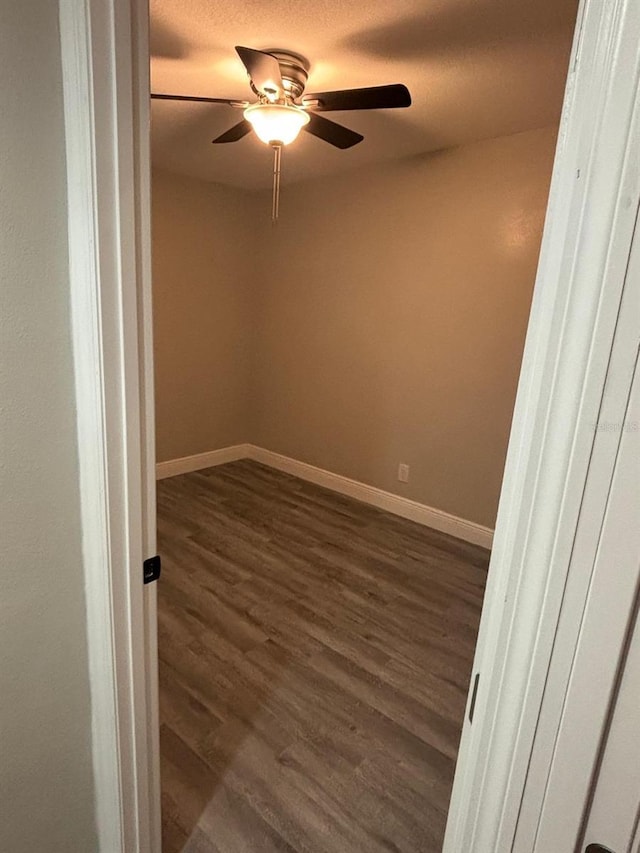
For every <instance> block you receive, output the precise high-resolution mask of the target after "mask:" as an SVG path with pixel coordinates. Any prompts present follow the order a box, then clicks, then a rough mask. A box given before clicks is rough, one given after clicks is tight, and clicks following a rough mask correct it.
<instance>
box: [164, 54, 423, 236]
mask: <svg viewBox="0 0 640 853" xmlns="http://www.w3.org/2000/svg"><path fill="white" fill-rule="evenodd" d="M236 52H237V53H238V56H239V57H240V59H241V61H242V63H243V65H244V67H245V68H246V69H247V73H248V75H249V85H250V86H251V89H252V90H253V92H254V94H255V95H256V96H257V99H258V100H257V101H255V103H250V102H249V101H241V100H232V99H228V98H206V97H199V96H191V95H167V94H160V93H155V92H154V93H152V94H151V97H152V98H156V99H159V100H169V101H196V102H204V103H209V104H227V105H228V106H231V107H236V108H238V109H242V110H243V119H242V121H241V122H239V123H238V124H236V125H234V126H233V127H231V128H229V130H227V131H225V132H224V133H223V134H221V135H220V136H218V137H217V138H216V139H214V140H213V142H214V144H224V143H228V142H238V140H240V139H242V138H243V137H244V136H246V135H247V134H248V133H250V132H251V130H252V129H253V130H254V131H255V133H256V135H257V136H258V138H259V139H260V140H261V141H262V142H264V143H265V144H267V145H271V146H272V147H273V148H274V151H275V160H274V195H273V208H272V218H273V219H274V221H275V219H277V216H278V203H279V194H280V158H281V152H282V146H283V145H289V144H290V143H291V142H293V141H294V140H295V139H296V138H297V136H298V134H299V132H300V131H301V130H305V131H306V132H307V133H310V134H311V135H312V136H316V137H318V138H319V139H322V140H324V141H325V142H328V143H329V144H330V145H333V146H335V147H336V148H341V149H346V148H351V147H352V146H353V145H357V144H358V143H359V142H362V140H363V139H364V137H363V136H362V134H360V133H356V132H355V131H353V130H350V129H349V128H347V127H344V126H343V125H341V124H338V123H337V122H334V121H330V120H329V119H327V118H324V116H321V115H319V113H321V112H331V111H335V110H378V109H394V108H398V107H408V106H410V105H411V95H410V94H409V90H408V89H407V87H406V86H403V85H402V84H401V83H395V84H392V85H390V86H371V87H369V88H363V89H343V90H341V91H336V92H316V93H314V94H310V95H305V94H304V90H305V86H306V83H307V77H308V73H309V63H308V61H307V60H306V59H305V58H304V57H302V56H299V55H298V54H296V53H291V52H290V51H286V50H269V51H264V50H254V49H253V48H251V47H241V46H238V47H236Z"/></svg>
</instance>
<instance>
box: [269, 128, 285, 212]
mask: <svg viewBox="0 0 640 853" xmlns="http://www.w3.org/2000/svg"><path fill="white" fill-rule="evenodd" d="M281 160H282V145H278V144H275V145H274V146H273V201H272V204H271V222H272V223H273V224H274V225H275V223H276V222H277V221H278V212H279V210H280V162H281Z"/></svg>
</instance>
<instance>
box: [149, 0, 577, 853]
mask: <svg viewBox="0 0 640 853" xmlns="http://www.w3.org/2000/svg"><path fill="white" fill-rule="evenodd" d="M575 15H576V3H575V2H569V0H566V2H562V3H558V2H551V0H545V2H535V3H534V2H528V3H525V4H523V3H516V2H504V0H503V2H498V0H483V2H481V3H477V2H475V3H469V2H455V0H441V1H440V2H437V3H431V4H429V6H428V8H427V9H425V8H424V6H423V5H422V4H417V3H416V2H413V0H404V2H401V3H398V4H394V5H393V7H392V8H390V7H389V4H384V3H382V2H375V3H370V4H368V5H367V7H366V8H361V7H355V6H354V7H350V6H349V7H346V8H345V7H344V6H343V5H340V4H337V3H335V2H333V1H332V0H328V2H326V3H322V4H316V6H315V7H314V8H307V9H302V10H300V9H299V8H297V7H296V8H295V9H294V10H292V9H291V8H290V7H288V6H285V5H284V4H281V3H279V2H278V3H275V4H274V3H271V4H268V5H267V4H257V3H242V4H229V3H220V4H210V3H205V2H204V0H187V2H179V3H178V2H176V0H152V2H151V54H152V55H151V79H152V91H155V92H174V93H183V94H191V95H201V96H213V97H218V96H220V97H228V98H238V99H245V98H247V97H249V95H250V90H249V88H248V85H247V77H246V72H245V70H244V69H243V67H242V64H241V63H240V62H239V60H238V57H237V55H236V54H235V52H234V49H233V47H234V45H238V44H241V45H242V44H247V45H252V46H254V47H256V48H258V49H269V48H270V47H271V48H273V47H274V46H278V47H286V48H288V49H291V50H293V51H295V52H297V53H299V54H302V55H303V56H305V57H307V58H308V59H309V61H310V65H311V68H310V73H309V89H310V90H315V91H325V90H334V89H344V88H347V87H357V86H370V85H378V84H387V83H395V82H402V83H404V84H406V86H407V87H408V89H409V90H410V92H411V96H412V105H411V107H409V108H407V109H403V110H393V111H391V110H371V111H361V112H349V113H346V112H344V113H337V115H336V116H335V118H336V119H337V120H339V121H340V122H343V123H344V124H345V125H347V126H348V127H350V128H352V129H354V130H355V131H357V132H359V133H361V134H362V135H363V136H364V141H363V142H362V143H361V144H359V145H356V146H354V147H353V148H350V149H348V150H338V149H336V148H333V147H331V146H329V145H326V144H324V143H323V142H322V141H320V140H318V139H316V138H314V137H313V136H311V135H309V134H304V133H301V134H300V136H299V137H298V139H296V140H295V142H294V143H292V144H291V145H290V146H286V147H285V149H284V150H283V153H282V170H283V174H282V188H281V200H280V215H279V219H278V221H277V223H276V224H274V223H273V222H272V221H271V218H270V214H271V179H272V152H271V151H270V149H269V146H266V145H264V144H263V143H262V142H260V141H259V140H258V139H257V138H256V137H255V136H254V135H253V134H250V135H248V136H247V137H246V138H244V139H242V140H240V141H238V142H237V143H234V144H231V145H219V146H212V145H211V140H212V139H213V138H215V137H216V136H217V135H218V134H220V133H223V132H224V131H225V130H226V129H227V128H228V127H229V126H231V125H232V124H233V123H234V121H236V120H237V118H238V116H237V114H236V113H234V112H233V110H232V109H231V108H229V107H227V106H224V105H221V106H217V105H210V104H205V103H201V104H198V103H177V102H169V101H155V102H152V134H151V144H152V155H153V176H152V227H153V235H152V236H153V300H154V307H153V313H154V357H155V381H156V391H155V394H156V443H157V460H158V476H159V478H160V479H159V482H158V521H159V548H160V552H161V554H162V557H163V562H164V569H163V578H162V582H161V585H160V588H159V657H160V688H161V691H160V697H161V756H162V780H163V849H164V850H165V851H174V850H175V851H178V850H220V851H231V850H260V851H270V850H313V851H316V850H317V851H334V850H335V851H351V850H353V851H356V850H363V849H366V850H389V849H393V850H403V851H404V850H406V851H414V850H415V851H423V853H424V851H434V853H435V851H438V850H441V847H442V838H443V836H444V828H445V823H446V815H447V807H448V798H449V793H450V788H451V784H452V780H453V772H454V768H455V758H456V751H457V743H458V739H459V734H460V729H461V723H462V718H463V715H464V713H465V705H466V698H467V690H468V684H469V677H470V673H471V664H472V658H473V650H474V645H475V637H476V632H477V625H478V621H479V617H480V610H481V606H482V593H483V589H484V585H485V582H486V572H487V567H488V562H489V553H490V547H491V535H492V530H493V526H494V523H495V517H496V512H497V505H498V499H499V493H500V485H501V481H502V473H503V466H504V459H505V454H506V448H507V442H508V437H509V428H510V421H511V414H512V410H513V404H514V399H515V394H516V388H517V383H518V374H519V367H520V359H521V355H522V349H523V346H524V339H525V334H526V327H527V322H528V315H529V308H530V302H531V295H532V290H533V285H534V281H535V274H536V266H537V262H538V253H539V247H540V240H541V236H542V228H543V224H544V217H545V211H546V205H547V197H548V190H549V182H550V178H551V170H552V166H553V157H554V149H555V142H556V137H557V133H558V121H559V116H560V109H561V105H562V97H563V92H564V85H565V79H566V74H567V63H568V57H569V51H570V47H571V39H572V34H573V27H574V24H575ZM399 466H406V469H404V470H406V475H405V474H401V472H400V467H399ZM399 475H400V476H402V477H403V480H401V479H399Z"/></svg>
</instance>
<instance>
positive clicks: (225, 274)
mask: <svg viewBox="0 0 640 853" xmlns="http://www.w3.org/2000/svg"><path fill="white" fill-rule="evenodd" d="M152 196H153V208H152V217H153V221H152V228H153V299H154V309H153V310H154V341H155V343H154V347H155V375H156V425H157V426H156V440H157V458H158V461H165V460H167V459H176V458H179V457H181V456H190V455H192V454H195V453H203V452H205V451H207V450H212V449H215V448H218V447H225V446H227V445H230V444H237V443H238V442H244V441H248V439H249V410H248V405H249V402H248V394H249V371H250V352H251V346H252V335H251V333H250V328H251V322H252V314H251V312H252V302H251V298H250V296H251V286H252V277H251V274H250V273H251V269H252V264H253V254H252V244H251V237H252V227H251V226H252V215H253V206H252V199H251V196H249V195H248V194H246V193H243V192H242V191H240V190H235V189H230V188H227V187H222V186H217V185H215V184H207V183H204V182H202V181H198V180H195V179H191V178H184V177H177V176H174V175H170V174H168V173H164V172H155V173H154V175H153V185H152Z"/></svg>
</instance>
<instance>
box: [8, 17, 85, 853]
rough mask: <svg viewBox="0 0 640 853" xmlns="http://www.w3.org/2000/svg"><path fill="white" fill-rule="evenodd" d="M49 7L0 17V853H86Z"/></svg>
mask: <svg viewBox="0 0 640 853" xmlns="http://www.w3.org/2000/svg"><path fill="white" fill-rule="evenodd" d="M57 16H58V4H57V3H51V2H50V1H49V0H22V1H21V2H20V3H3V4H1V5H0V79H1V80H2V84H1V85H0V115H1V116H2V120H1V121H0V152H2V153H1V155H0V243H1V245H0V588H1V593H0V850H2V851H6V853H45V851H46V853H91V851H95V850H96V835H95V831H94V815H93V811H94V809H93V805H94V804H93V792H92V772H91V744H90V705H89V680H88V669H87V648H86V634H85V606H84V593H83V588H84V583H83V571H82V561H81V529H80V505H79V493H78V471H77V446H76V429H75V402H74V393H73V373H72V370H73V368H72V356H71V343H70V322H69V278H68V270H67V235H66V197H65V196H66V187H65V164H64V136H63V134H64V127H63V115H62V96H61V70H60V48H59V34H58V20H57Z"/></svg>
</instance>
